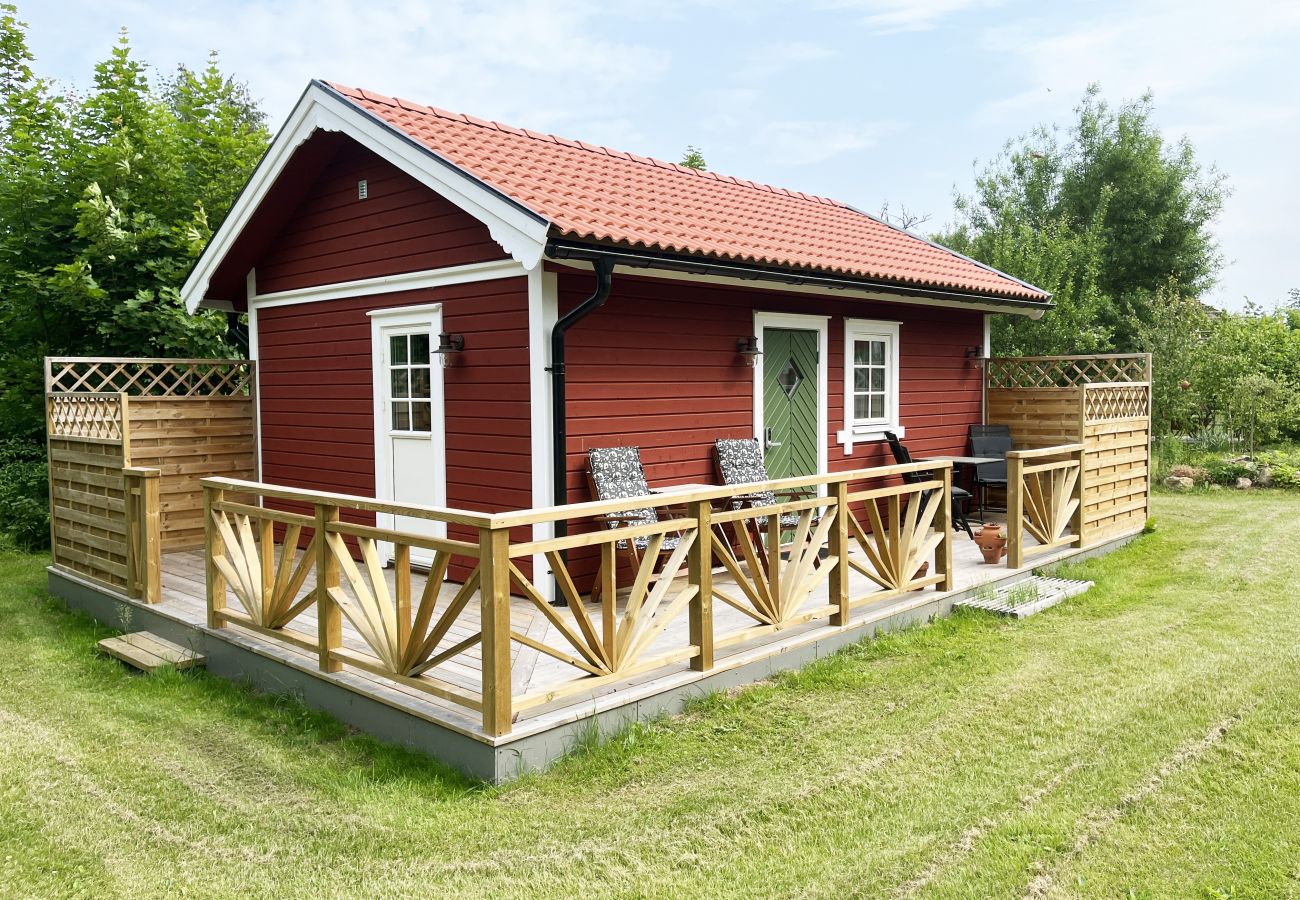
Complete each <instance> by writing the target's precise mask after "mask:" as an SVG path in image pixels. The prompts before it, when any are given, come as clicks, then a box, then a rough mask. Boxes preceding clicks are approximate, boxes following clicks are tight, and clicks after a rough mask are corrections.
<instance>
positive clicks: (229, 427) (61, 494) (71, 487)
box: [45, 358, 257, 591]
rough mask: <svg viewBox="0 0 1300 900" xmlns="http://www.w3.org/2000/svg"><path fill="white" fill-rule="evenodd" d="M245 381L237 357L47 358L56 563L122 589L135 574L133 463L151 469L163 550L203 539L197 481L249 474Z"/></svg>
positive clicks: (249, 375)
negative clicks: (130, 495)
mask: <svg viewBox="0 0 1300 900" xmlns="http://www.w3.org/2000/svg"><path fill="white" fill-rule="evenodd" d="M255 384H256V382H255V378H254V368H253V363H251V362H248V361H245V360H199V359H175V360H173V359H109V358H67V359H47V360H46V361H45V385H46V410H47V422H46V425H47V431H48V434H49V442H50V443H49V448H50V501H51V510H52V524H51V537H52V540H53V545H54V551H53V553H54V563H55V565H58V566H61V567H64V568H67V569H70V570H72V571H75V572H77V573H78V574H81V575H84V576H86V577H88V578H92V579H94V580H96V581H100V582H102V583H104V584H107V585H109V586H111V587H114V588H119V589H127V590H128V591H132V590H136V589H138V586H139V584H141V583H143V582H142V581H141V579H142V578H144V576H145V575H146V574H147V573H142V572H132V571H131V566H130V564H129V561H128V559H127V556H128V546H127V545H128V538H129V537H138V535H136V534H135V532H134V531H133V529H134V528H135V527H136V526H138V525H139V523H135V522H130V521H128V516H127V513H128V507H129V504H128V503H127V502H126V500H127V497H126V490H127V489H126V488H125V487H124V484H125V480H124V475H123V472H124V470H127V469H131V468H132V467H138V468H143V469H156V470H158V471H159V473H160V477H159V479H158V498H159V499H158V509H157V517H158V521H159V522H160V529H161V545H162V549H163V550H182V549H191V548H198V547H202V546H203V489H202V487H200V485H199V479H200V478H204V477H208V476H225V477H229V478H245V479H251V478H254V477H255V476H256V471H257V444H256V439H257V436H256V434H255V427H254V415H255V413H254V410H255ZM146 514H147V513H146ZM137 543H138V541H137ZM128 582H130V583H128Z"/></svg>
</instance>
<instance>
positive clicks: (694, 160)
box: [680, 144, 709, 172]
mask: <svg viewBox="0 0 1300 900" xmlns="http://www.w3.org/2000/svg"><path fill="white" fill-rule="evenodd" d="M680 165H683V166H685V167H686V168H688V169H698V170H699V171H701V172H704V171H706V170H707V169H708V168H709V166H708V163H706V162H705V161H704V154H703V153H701V152H700V148H699V147H696V146H694V145H692V144H687V145H686V152H685V153H683V154H682V161H681V163H680Z"/></svg>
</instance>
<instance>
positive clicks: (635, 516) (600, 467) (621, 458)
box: [587, 447, 680, 550]
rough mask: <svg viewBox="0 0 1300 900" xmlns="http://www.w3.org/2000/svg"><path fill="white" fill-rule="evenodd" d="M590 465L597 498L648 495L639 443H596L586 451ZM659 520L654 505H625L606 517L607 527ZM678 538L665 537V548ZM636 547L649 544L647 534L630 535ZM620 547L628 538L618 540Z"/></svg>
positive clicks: (647, 523) (648, 488) (621, 548)
mask: <svg viewBox="0 0 1300 900" xmlns="http://www.w3.org/2000/svg"><path fill="white" fill-rule="evenodd" d="M587 462H588V465H589V466H590V467H591V481H592V484H594V485H595V486H596V499H597V500H624V499H633V498H636V497H647V496H649V495H650V484H649V483H648V482H647V481H646V477H645V468H644V467H643V466H642V465H641V448H639V447H599V448H597V449H594V450H591V451H590V452H588V454H587ZM658 521H659V513H658V512H657V511H656V510H655V509H654V508H653V507H645V508H643V509H625V510H622V511H621V512H620V513H619V514H618V518H616V519H610V520H608V522H607V524H608V526H609V527H610V528H623V527H626V526H629V525H652V524H654V523H655V522H658ZM678 540H680V539H679V538H677V537H675V536H673V535H669V536H668V537H666V538H665V539H664V549H665V550H671V549H673V548H674V547H676V546H677V542H678ZM632 543H633V544H634V545H636V548H637V549H638V550H644V549H645V548H646V547H647V546H649V544H650V537H649V536H648V535H646V536H642V537H637V538H633V539H632ZM617 546H618V548H619V549H620V550H625V549H627V541H619V542H618V544H617Z"/></svg>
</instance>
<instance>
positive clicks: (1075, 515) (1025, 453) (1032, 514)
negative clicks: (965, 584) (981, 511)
mask: <svg viewBox="0 0 1300 900" xmlns="http://www.w3.org/2000/svg"><path fill="white" fill-rule="evenodd" d="M1083 488H1084V445H1083V444H1062V445H1060V446H1057V447H1040V448H1038V449H1036V450H1011V451H1009V452H1008V453H1007V566H1008V567H1009V568H1012V569H1019V568H1020V567H1021V566H1023V565H1024V564H1025V557H1027V556H1030V555H1033V554H1037V553H1045V552H1047V551H1049V550H1055V549H1058V548H1060V547H1068V546H1071V545H1077V546H1079V547H1082V546H1083ZM1026 532H1028V534H1030V535H1031V536H1032V537H1033V538H1034V540H1035V541H1036V542H1037V543H1036V544H1034V545H1032V546H1026V544H1025V534H1026Z"/></svg>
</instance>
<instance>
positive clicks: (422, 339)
mask: <svg viewBox="0 0 1300 900" xmlns="http://www.w3.org/2000/svg"><path fill="white" fill-rule="evenodd" d="M411 364H412V365H416V366H421V365H423V366H427V365H428V364H429V336H428V335H427V334H413V335H411Z"/></svg>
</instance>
